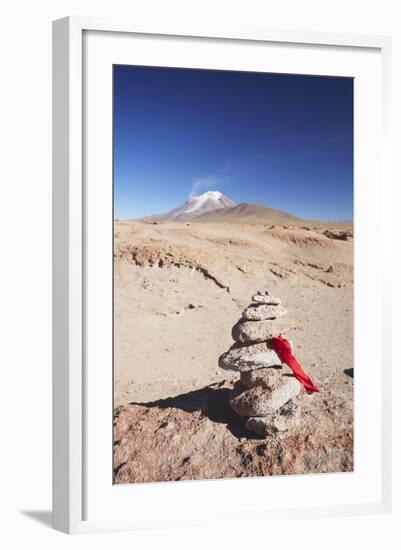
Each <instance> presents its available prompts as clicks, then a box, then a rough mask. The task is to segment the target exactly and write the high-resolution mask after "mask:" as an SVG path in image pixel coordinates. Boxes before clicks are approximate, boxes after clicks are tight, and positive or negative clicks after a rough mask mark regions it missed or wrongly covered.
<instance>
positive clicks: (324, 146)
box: [114, 65, 353, 220]
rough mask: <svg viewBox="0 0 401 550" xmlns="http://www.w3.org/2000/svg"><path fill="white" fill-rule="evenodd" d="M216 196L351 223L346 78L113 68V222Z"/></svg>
mask: <svg viewBox="0 0 401 550" xmlns="http://www.w3.org/2000/svg"><path fill="white" fill-rule="evenodd" d="M215 190H218V191H221V192H222V193H224V194H226V195H227V196H228V197H230V198H231V199H233V200H234V201H236V202H238V203H239V202H256V203H260V204H264V205H266V206H270V207H272V208H279V209H281V210H286V211H288V212H291V213H292V214H295V215H298V216H300V217H303V218H307V219H320V220H328V219H331V220H349V219H352V218H353V80H352V79H350V78H332V77H318V76H296V75H278V74H266V73H247V72H229V71H208V70H206V71H205V70H190V69H170V68H168V69H164V68H155V67H132V66H120V65H118V66H115V67H114V198H115V213H114V214H115V217H116V218H137V217H141V216H145V215H149V214H154V213H158V212H163V211H166V210H170V209H171V208H175V207H176V206H179V205H180V204H182V203H183V202H185V200H187V198H188V197H189V195H190V194H191V193H194V194H197V195H199V194H201V193H203V192H205V191H215Z"/></svg>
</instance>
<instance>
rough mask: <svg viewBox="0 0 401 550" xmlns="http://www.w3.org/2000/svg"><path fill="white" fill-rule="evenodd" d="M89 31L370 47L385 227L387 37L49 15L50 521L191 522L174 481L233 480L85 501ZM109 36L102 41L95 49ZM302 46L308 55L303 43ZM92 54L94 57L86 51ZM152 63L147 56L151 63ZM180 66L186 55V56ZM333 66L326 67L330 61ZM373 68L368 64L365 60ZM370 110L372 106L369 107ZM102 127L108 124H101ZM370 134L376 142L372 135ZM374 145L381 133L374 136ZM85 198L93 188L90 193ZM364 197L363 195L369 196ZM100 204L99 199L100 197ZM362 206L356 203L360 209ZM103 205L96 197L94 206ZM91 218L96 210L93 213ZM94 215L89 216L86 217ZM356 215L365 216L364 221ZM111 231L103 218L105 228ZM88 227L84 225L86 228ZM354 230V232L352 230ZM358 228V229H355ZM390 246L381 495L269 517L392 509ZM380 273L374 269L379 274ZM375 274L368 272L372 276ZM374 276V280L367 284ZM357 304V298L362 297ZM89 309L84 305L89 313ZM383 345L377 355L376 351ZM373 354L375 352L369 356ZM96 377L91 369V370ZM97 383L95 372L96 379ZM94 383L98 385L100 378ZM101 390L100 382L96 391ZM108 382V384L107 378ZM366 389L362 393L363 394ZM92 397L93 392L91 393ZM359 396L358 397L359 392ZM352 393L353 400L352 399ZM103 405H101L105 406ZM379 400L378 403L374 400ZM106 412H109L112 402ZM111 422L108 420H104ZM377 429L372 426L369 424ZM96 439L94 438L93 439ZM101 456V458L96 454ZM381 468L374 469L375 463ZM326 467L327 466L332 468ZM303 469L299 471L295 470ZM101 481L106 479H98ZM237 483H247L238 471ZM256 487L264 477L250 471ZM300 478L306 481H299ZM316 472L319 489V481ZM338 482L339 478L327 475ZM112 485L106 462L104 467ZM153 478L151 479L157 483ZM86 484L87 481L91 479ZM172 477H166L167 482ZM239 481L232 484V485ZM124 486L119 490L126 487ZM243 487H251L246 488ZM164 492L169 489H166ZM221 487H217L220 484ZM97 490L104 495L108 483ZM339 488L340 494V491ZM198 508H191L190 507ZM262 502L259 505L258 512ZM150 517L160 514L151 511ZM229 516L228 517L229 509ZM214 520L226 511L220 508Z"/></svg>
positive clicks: (71, 527) (100, 524) (88, 527)
mask: <svg viewBox="0 0 401 550" xmlns="http://www.w3.org/2000/svg"><path fill="white" fill-rule="evenodd" d="M85 33H101V34H102V36H105V35H106V34H107V36H108V44H112V42H113V41H114V40H115V39H116V37H117V36H118V37H119V38H121V37H126V38H127V39H128V37H135V36H136V37H146V39H147V40H148V41H152V40H154V41H157V40H158V39H159V38H160V37H172V38H176V39H177V38H178V37H179V39H180V40H181V41H186V40H187V41H190V40H191V39H194V38H196V40H197V41H198V42H199V41H201V42H202V41H204V43H208V42H209V44H210V45H211V48H213V43H215V42H216V41H224V43H225V44H227V46H228V47H229V45H230V44H234V43H235V44H241V43H243V44H249V43H258V44H285V45H289V46H291V47H292V48H300V49H301V50H305V48H309V49H313V48H314V47H325V48H333V49H336V50H338V51H340V50H341V51H342V55H347V52H356V51H359V50H360V51H362V49H363V50H364V51H365V50H366V51H372V52H373V51H374V52H375V54H376V56H378V59H380V68H381V70H380V87H381V102H382V105H381V111H380V116H379V119H380V120H379V119H378V124H379V125H380V128H381V132H380V135H379V136H377V139H378V140H379V141H380V148H381V158H380V169H381V173H380V174H379V178H380V182H377V183H376V185H377V186H378V188H380V193H381V197H382V205H381V209H380V213H379V217H380V220H381V229H380V231H385V229H386V224H388V223H389V221H388V219H389V216H388V214H389V211H390V209H391V172H390V146H389V124H390V80H391V71H390V66H391V41H390V39H389V38H388V37H376V36H358V35H342V34H339V35H337V34H326V33H315V32H306V31H305V32H300V31H294V32H289V31H279V30H265V29H261V28H258V29H230V28H229V26H227V27H226V28H224V29H214V28H213V26H212V25H211V26H210V28H208V29H205V28H202V29H198V28H196V25H194V26H193V27H192V28H189V27H187V26H185V28H181V27H180V25H179V24H177V25H176V26H174V25H168V26H167V25H166V27H165V28H164V27H163V28H160V27H158V26H156V25H155V28H143V27H141V25H138V24H135V23H134V24H131V23H130V22H125V21H123V22H121V21H104V20H99V19H94V18H88V17H68V18H64V19H61V20H58V21H55V22H54V24H53V98H54V100H53V101H54V102H53V525H54V527H55V528H56V529H59V530H61V531H64V532H67V533H76V532H87V531H99V530H115V529H138V528H144V527H149V526H154V527H157V526H162V525H163V526H170V525H190V524H192V523H202V522H203V521H205V522H208V521H213V517H212V516H213V515H215V514H214V512H213V510H211V512H210V513H206V512H205V514H204V517H199V514H198V516H196V517H195V514H194V515H193V516H191V515H188V516H187V515H183V514H182V513H181V512H182V511H180V510H179V509H178V508H177V510H175V508H174V506H175V504H174V503H175V501H174V499H173V497H172V491H173V492H175V493H177V492H180V493H181V497H182V495H184V494H185V496H186V498H189V497H190V494H191V491H193V490H196V491H197V498H199V499H202V498H205V495H207V494H208V492H209V491H211V492H212V491H219V494H223V493H226V495H227V499H229V498H230V494H231V492H232V487H233V485H232V484H233V483H235V482H236V481H237V480H230V481H228V482H224V481H220V482H215V481H214V482H209V481H205V482H185V483H182V484H179V485H180V488H178V489H174V488H173V486H174V485H175V486H177V484H172V483H170V484H143V485H141V486H140V487H138V488H137V489H136V491H137V493H136V494H137V495H138V494H139V492H140V495H141V502H142V504H141V510H139V509H138V513H135V514H132V513H131V516H132V517H129V514H128V515H127V516H124V517H122V516H121V518H119V516H118V515H117V516H115V515H114V516H112V515H110V516H105V513H106V512H104V513H103V512H99V513H98V514H97V516H96V517H93V518H92V517H89V518H88V517H87V516H88V515H87V506H88V495H87V494H86V493H87V492H88V476H89V473H88V470H90V472H91V474H90V475H92V476H93V475H97V472H96V471H95V470H94V469H93V468H89V467H88V463H87V461H86V460H85V453H86V452H87V450H88V445H90V444H91V443H88V433H89V432H90V430H91V422H90V418H91V413H90V411H89V414H88V403H87V402H86V397H87V395H88V384H89V383H91V379H90V378H89V380H88V376H87V367H88V364H87V345H88V342H87V340H88V330H87V329H88V324H87V323H88V317H87V315H88V311H87V308H86V307H85V305H84V304H85V300H86V293H87V291H88V280H87V278H86V276H85V270H86V267H87V265H88V262H89V261H91V260H88V243H89V246H90V239H89V240H88V238H87V231H88V220H87V219H86V217H85V216H86V213H87V210H85V208H86V207H85V201H87V200H88V196H87V192H86V189H85V185H84V180H85V177H86V172H85V155H86V154H87V153H88V151H87V147H86V143H85V140H84V126H85V125H84V120H85V108H86V105H85V95H84V80H85V74H86V73H85V71H84V68H83V59H84V57H85V55H86V54H87V52H86V51H85V41H84V35H85ZM104 47H109V46H108V45H106V46H104V45H101V46H100V45H99V51H100V52H101V51H103V50H102V48H104ZM158 55H160V54H159V53H158V49H157V48H154V49H153V50H152V54H151V57H152V59H153V58H154V59H156V58H157V56H158ZM300 55H301V56H302V55H304V54H303V53H302V51H301V53H300ZM92 59H93V58H92ZM150 64H151V63H150ZM184 66H185V65H184ZM327 70H328V71H329V73H328V74H331V73H330V68H328V69H327ZM365 70H366V71H369V67H367V68H366V69H365ZM372 116H373V115H372ZM106 127H107V125H106ZM375 143H376V142H375ZM376 145H377V143H376ZM373 192H374V188H373V187H369V186H368V189H367V191H366V197H362V195H359V199H361V197H362V199H363V200H359V199H358V200H359V202H360V204H358V201H356V204H355V207H356V216H357V217H358V216H360V220H362V222H363V219H364V215H363V211H364V209H365V208H366V209H368V208H369V207H370V206H369V204H372V201H373V203H374V202H375V197H374V196H371V195H372V193H373ZM90 198H91V196H90V194H89V199H90ZM365 199H366V200H365ZM99 204H100V203H99ZM358 209H360V213H359V214H358ZM99 212H100V213H101V212H102V207H101V206H100V207H99ZM91 219H93V216H92V218H91ZM91 223H92V222H91ZM360 223H361V221H360ZM106 231H107V228H106ZM89 232H90V231H89ZM357 235H358V234H357ZM357 238H358V236H357ZM362 254H365V255H366V262H367V263H366V264H364V265H366V266H368V262H369V258H368V255H369V254H368V249H367V248H366V247H365V249H364V251H362ZM389 256H390V252H389V250H387V249H386V247H384V248H383V249H382V258H381V264H382V265H383V270H382V272H381V275H380V285H381V290H382V295H381V296H379V298H378V303H377V306H378V307H380V312H381V313H383V311H384V310H385V311H386V315H383V318H382V319H381V320H380V325H377V327H376V328H377V329H378V330H379V329H380V338H379V341H378V343H377V346H378V348H377V354H374V353H373V354H372V357H376V358H379V359H380V361H379V364H378V365H377V366H376V368H380V382H381V383H380V384H378V389H376V390H375V389H374V388H372V387H371V388H370V391H372V392H373V391H376V392H377V393H378V395H377V406H378V407H379V408H380V426H378V430H377V434H378V435H377V441H375V442H374V443H375V445H377V446H378V449H379V450H380V452H379V454H378V460H377V461H376V463H375V466H374V467H375V468H376V473H378V475H379V476H380V480H379V481H378V486H377V487H376V489H375V493H377V495H379V494H380V496H379V497H377V498H370V496H369V495H368V494H367V495H365V497H364V498H362V499H361V501H358V500H357V499H355V498H354V495H352V498H351V497H350V499H349V500H347V499H345V497H344V500H343V501H341V500H336V501H333V502H331V501H330V502H329V501H327V502H325V504H322V505H321V506H317V505H314V504H313V503H312V501H311V503H312V504H309V505H306V506H302V505H300V504H299V503H297V501H296V499H295V505H294V506H292V507H291V508H288V507H285V505H283V504H279V505H278V506H277V508H274V507H270V508H269V514H270V516H269V517H275V518H277V517H282V516H284V515H285V517H287V518H290V517H307V516H308V517H309V516H312V515H322V514H325V515H347V514H364V513H385V512H388V511H390V509H391V458H390V456H391V444H390V443H391V442H390V437H391V357H390V355H389V354H390V352H389V351H388V350H389V349H390V346H389V341H388V339H389V336H388V335H389V334H390V330H389V327H388V325H387V323H388V322H389V321H387V319H389V318H390V316H389V308H390V302H391V297H390V294H389V293H390V290H389V288H390V287H389V284H388V281H387V279H386V277H387V275H386V273H390V270H389V269H386V265H388V262H389ZM377 277H379V274H377ZM378 281H379V279H378V278H377V279H375V281H373V283H374V284H376V283H378ZM373 283H372V284H373ZM369 284H370V283H369V281H367V282H366V285H365V287H366V289H367V290H369ZM359 306H360V307H361V308H363V304H361V303H359ZM89 317H90V314H89ZM379 354H380V355H379ZM372 360H373V359H372ZM92 381H93V379H92ZM99 384H100V382H99ZM99 388H100V385H99ZM102 391H104V387H103V389H102V388H100V394H101V392H102ZM110 392H111V388H110ZM362 397H363V396H362ZM92 403H93V400H92ZM360 405H361V407H362V405H363V399H361V400H360ZM358 406H359V405H358V400H357V401H356V407H358ZM104 407H105V410H103V411H102V414H103V413H105V414H106V417H105V418H106V419H107V407H108V404H105V405H104ZM378 410H379V409H378ZM110 419H111V412H110ZM110 422H111V420H110ZM102 430H104V432H105V434H106V435H105V436H104V434H102V437H110V446H111V442H112V439H111V430H110V426H108V425H105V426H103V428H102ZM372 433H373V434H376V432H375V431H374V430H373V431H372ZM99 448H100V447H99ZM100 462H101V461H100ZM379 468H380V472H379ZM330 475H331V476H332V475H333V474H330ZM297 477H299V478H302V477H303V476H297ZM102 482H103V481H102ZM277 482H279V483H283V484H284V483H285V484H286V487H287V490H288V486H289V485H288V483H292V484H294V485H295V484H298V481H296V480H295V478H291V479H287V480H284V479H282V480H277ZM240 483H242V486H243V487H245V485H244V484H243V482H242V481H241V482H240ZM247 483H248V484H251V485H252V487H253V488H252V490H255V487H256V485H255V484H258V483H262V480H261V479H253V480H248V481H247ZM299 483H302V481H300V482H299ZM319 483H321V482H320V481H319V480H318V481H317V485H316V491H318V490H319V489H318V484H319ZM333 483H335V482H333ZM110 485H111V472H110ZM156 485H157V487H156ZM89 486H90V483H89ZM167 486H168V487H167ZM237 487H238V486H237ZM121 489H122V491H123V492H124V496H121V495H122V491H121ZM119 490H120V493H119V495H120V496H121V500H124V501H125V502H126V501H127V498H131V497H127V495H128V491H130V490H131V488H130V487H125V488H124V487H123V488H119ZM244 490H248V489H244ZM163 494H165V496H164V497H163ZM216 494H217V493H216ZM156 496H157V498H158V499H160V500H161V502H163V498H167V499H168V502H171V507H170V508H171V509H170V510H169V514H166V515H164V516H161V514H160V513H158V512H157V511H156V514H155V513H154V511H153V516H152V515H151V514H150V513H148V512H147V510H146V506H147V498H148V499H152V498H153V499H154V498H155V497H156ZM96 498H100V499H101V498H104V499H107V498H108V497H107V495H106V493H104V496H103V497H102V496H101V495H100V494H99V495H96ZM339 498H340V497H339ZM195 512H196V511H195ZM246 512H247V513H245V512H244V511H242V512H241V518H242V520H246V519H249V520H250V519H253V520H257V521H263V520H264V519H266V514H265V510H264V509H263V508H260V509H257V508H256V509H254V510H253V512H254V513H252V514H251V513H250V510H247V511H246ZM258 512H259V513H258ZM239 514H240V512H239V511H238V513H237V516H236V515H235V510H231V511H229V513H227V514H226V516H227V518H228V517H229V518H230V520H233V521H239V520H240V517H239ZM154 517H156V518H157V520H156V521H154V519H152V518H154ZM227 518H226V519H227ZM215 519H216V520H219V519H220V520H222V519H225V517H224V514H223V515H222V516H221V517H220V518H219V517H217V516H216V517H215Z"/></svg>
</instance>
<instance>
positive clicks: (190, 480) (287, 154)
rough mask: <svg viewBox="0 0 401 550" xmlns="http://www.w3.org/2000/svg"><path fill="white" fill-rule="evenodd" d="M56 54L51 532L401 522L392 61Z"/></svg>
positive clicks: (144, 46)
mask: <svg viewBox="0 0 401 550" xmlns="http://www.w3.org/2000/svg"><path fill="white" fill-rule="evenodd" d="M53 49H54V59H53V69H54V76H53V86H54V173H53V180H54V264H53V266H54V361H53V363H54V367H53V368H54V411H53V415H54V482H53V484H54V498H53V500H54V526H55V527H56V528H58V529H61V530H63V531H66V532H82V531H88V530H99V529H103V530H105V529H116V528H117V529H118V528H132V529H135V528H143V527H147V526H152V525H153V526H169V525H184V524H185V525H188V524H191V523H200V522H207V521H218V520H222V519H227V518H233V519H235V521H237V520H239V519H240V518H241V519H242V520H244V521H246V520H249V521H251V520H254V521H262V520H263V519H266V518H269V517H280V515H284V514H285V515H286V516H287V517H298V516H299V515H300V514H306V513H308V514H314V513H321V511H322V510H325V513H331V514H355V513H365V512H367V511H370V512H384V511H386V510H388V508H389V506H390V504H389V499H390V491H389V487H390V484H391V471H390V468H389V460H390V459H389V456H390V455H389V437H390V435H389V431H388V428H387V426H389V422H390V399H389V391H390V359H391V358H390V357H389V356H388V352H387V351H386V350H387V342H386V333H387V330H386V329H387V328H388V327H387V326H386V323H387V321H386V317H385V316H384V315H383V312H384V307H385V306H386V304H387V305H388V302H389V296H388V290H387V285H386V280H385V277H386V275H385V272H386V269H385V265H386V262H387V261H388V251H387V250H386V248H383V246H382V243H383V241H385V239H382V238H381V236H382V235H383V232H385V231H386V223H387V222H386V212H387V210H388V208H389V201H390V196H389V187H390V176H389V160H388V155H389V153H388V144H387V140H388V134H387V124H388V119H389V79H390V71H389V55H390V53H389V52H390V43H389V39H387V38H383V37H366V36H364V37H359V36H334V35H326V34H316V33H300V32H278V31H274V32H273V31H252V30H243V31H230V30H228V29H226V30H221V31H219V32H215V31H214V30H212V29H211V30H207V29H196V28H193V29H180V28H169V29H158V28H155V29H143V28H140V26H135V25H133V26H130V25H129V24H126V23H111V22H105V21H98V20H94V19H89V18H66V19H62V20H59V21H56V22H55V23H54V46H53ZM372 219H375V220H377V223H374V224H372V222H371V220H372ZM372 250H374V251H375V254H374V257H373V255H372V254H371V251H372ZM383 267H384V269H383ZM289 497H290V499H289ZM289 500H290V502H291V506H289ZM188 502H191V506H190V507H189V506H188ZM139 503H140V504H139Z"/></svg>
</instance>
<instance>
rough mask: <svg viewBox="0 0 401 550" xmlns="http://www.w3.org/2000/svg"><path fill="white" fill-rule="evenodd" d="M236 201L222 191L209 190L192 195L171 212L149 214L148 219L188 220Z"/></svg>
mask: <svg viewBox="0 0 401 550" xmlns="http://www.w3.org/2000/svg"><path fill="white" fill-rule="evenodd" d="M235 205H236V203H235V202H234V201H232V200H231V199H229V198H228V197H226V196H225V195H223V193H220V191H207V192H206V193H203V194H202V195H199V196H193V197H190V198H189V199H188V200H187V201H186V202H184V204H183V205H182V206H179V207H178V208H174V209H173V210H170V211H169V212H164V213H162V214H154V215H152V216H147V217H146V219H148V220H155V221H167V220H169V221H180V222H181V221H188V220H193V219H194V218H197V217H198V216H201V215H202V214H205V213H206V212H213V211H215V210H221V209H222V208H229V207H231V206H235Z"/></svg>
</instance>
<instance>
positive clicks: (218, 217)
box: [142, 191, 300, 224]
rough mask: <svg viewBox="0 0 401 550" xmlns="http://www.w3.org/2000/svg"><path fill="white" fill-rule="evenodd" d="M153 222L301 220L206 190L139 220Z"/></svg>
mask: <svg viewBox="0 0 401 550" xmlns="http://www.w3.org/2000/svg"><path fill="white" fill-rule="evenodd" d="M142 219H144V220H152V221H196V222H221V223H233V224H235V223H291V222H294V221H296V220H299V219H300V218H297V217H296V216H293V215H292V214H289V213H288V212H283V211H282V210H275V209H274V208H269V207H267V206H262V205H261V204H253V203H248V202H243V203H241V204H236V203H235V202H234V201H233V200H231V199H229V198H228V197H226V196H225V195H223V193H220V191H207V192H206V193H203V195H200V196H198V197H197V196H195V197H191V198H190V199H188V200H187V201H186V202H185V203H184V204H183V205H181V206H179V207H177V208H174V209H173V210H170V211H169V212H164V213H162V214H154V215H152V216H146V218H142Z"/></svg>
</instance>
